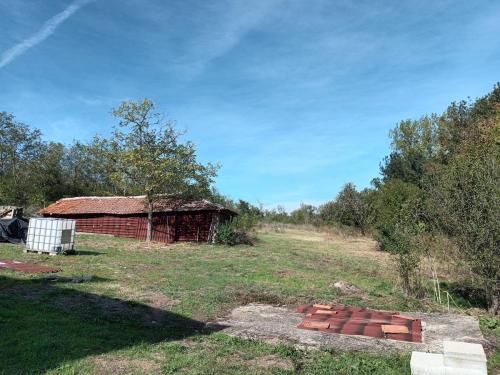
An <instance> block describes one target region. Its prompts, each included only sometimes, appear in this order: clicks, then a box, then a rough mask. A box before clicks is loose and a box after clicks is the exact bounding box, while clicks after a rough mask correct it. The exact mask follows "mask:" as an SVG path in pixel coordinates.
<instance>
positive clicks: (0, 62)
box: [0, 0, 93, 69]
mask: <svg viewBox="0 0 500 375" xmlns="http://www.w3.org/2000/svg"><path fill="white" fill-rule="evenodd" d="M91 1H93V0H76V1H74V2H73V3H71V4H70V5H69V6H68V7H67V8H66V9H64V10H63V11H62V12H60V13H58V14H56V15H55V16H54V17H52V18H51V19H49V20H48V21H47V22H45V23H44V25H43V26H42V28H41V29H40V30H38V31H37V32H36V33H34V34H33V35H31V36H30V37H28V38H26V39H24V40H23V41H22V42H20V43H18V44H16V45H15V46H13V47H11V48H9V49H8V50H6V51H5V52H3V53H2V55H0V69H1V68H3V67H4V66H5V65H7V64H9V63H10V62H12V61H13V60H14V59H16V58H17V57H19V56H20V55H22V54H23V53H25V52H26V51H27V50H29V49H30V48H31V47H34V46H36V45H37V44H39V43H41V42H43V41H44V40H45V39H47V38H48V37H49V36H51V35H52V34H53V33H54V31H56V29H57V28H58V27H59V25H60V24H62V23H63V22H64V21H66V20H67V19H68V18H69V17H71V16H72V15H73V14H74V13H75V12H77V11H78V10H79V9H80V8H81V7H83V6H85V5H86V4H88V3H90V2H91Z"/></svg>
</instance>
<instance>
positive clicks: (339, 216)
mask: <svg viewBox="0 0 500 375" xmlns="http://www.w3.org/2000/svg"><path fill="white" fill-rule="evenodd" d="M333 210H334V217H335V220H336V221H337V222H339V223H341V224H344V225H348V226H352V227H355V228H358V229H359V230H360V231H361V233H362V234H363V235H365V232H366V230H367V228H368V224H369V207H368V205H367V204H366V203H365V201H364V200H363V197H362V195H361V193H359V192H358V191H357V190H356V186H355V185H354V184H353V183H351V182H349V183H347V184H345V185H344V187H343V188H342V190H341V191H340V192H339V194H338V195H337V198H336V199H335V203H334V208H333Z"/></svg>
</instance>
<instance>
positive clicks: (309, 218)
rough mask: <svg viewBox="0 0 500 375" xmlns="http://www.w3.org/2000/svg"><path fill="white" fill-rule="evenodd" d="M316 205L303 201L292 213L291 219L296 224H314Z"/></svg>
mask: <svg viewBox="0 0 500 375" xmlns="http://www.w3.org/2000/svg"><path fill="white" fill-rule="evenodd" d="M316 210H317V209H316V207H314V206H313V205H310V204H305V203H301V204H300V207H299V208H297V209H296V210H293V211H292V212H291V213H290V220H291V222H292V223H294V224H314V220H315V217H316Z"/></svg>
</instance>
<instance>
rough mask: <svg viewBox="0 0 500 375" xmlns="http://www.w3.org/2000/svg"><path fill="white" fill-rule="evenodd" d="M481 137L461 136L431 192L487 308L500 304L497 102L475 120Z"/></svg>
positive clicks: (439, 216) (440, 219) (499, 122)
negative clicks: (490, 111) (481, 118)
mask: <svg viewBox="0 0 500 375" xmlns="http://www.w3.org/2000/svg"><path fill="white" fill-rule="evenodd" d="M476 126H478V129H481V131H480V134H481V136H480V137H479V138H475V139H470V140H469V141H463V142H462V144H461V147H460V149H459V152H458V153H457V154H456V155H454V157H453V158H452V159H451V160H450V163H449V164H448V165H447V166H446V167H445V168H442V169H441V170H440V171H439V172H438V177H437V183H436V184H434V185H432V186H431V187H430V189H429V191H430V201H431V204H430V206H431V208H432V209H433V211H434V212H435V213H436V217H437V220H438V225H440V227H441V228H443V229H444V230H445V232H446V233H447V234H448V235H449V236H450V237H451V238H452V239H453V240H454V241H455V243H456V244H457V246H458V248H459V249H460V257H461V259H462V260H464V261H465V262H466V264H467V265H468V267H469V269H470V272H471V275H472V278H473V280H474V281H475V282H476V283H477V284H478V285H479V286H480V287H481V288H483V290H484V291H485V294H486V297H487V299H488V303H489V310H490V312H491V313H493V314H497V313H498V310H499V306H500V220H499V218H500V107H499V109H498V110H497V113H496V115H495V116H494V117H492V118H490V119H488V120H484V121H481V122H480V124H476Z"/></svg>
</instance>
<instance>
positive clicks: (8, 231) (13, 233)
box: [0, 219, 28, 243]
mask: <svg viewBox="0 0 500 375" xmlns="http://www.w3.org/2000/svg"><path fill="white" fill-rule="evenodd" d="M27 234H28V223H27V222H26V221H24V220H21V219H0V242H10V243H26V235H27Z"/></svg>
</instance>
